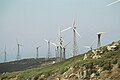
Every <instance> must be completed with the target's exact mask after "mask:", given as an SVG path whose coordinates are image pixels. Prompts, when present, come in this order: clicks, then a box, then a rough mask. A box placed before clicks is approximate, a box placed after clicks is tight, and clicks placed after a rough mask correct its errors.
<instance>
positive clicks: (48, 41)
mask: <svg viewBox="0 0 120 80" xmlns="http://www.w3.org/2000/svg"><path fill="white" fill-rule="evenodd" d="M45 41H46V42H47V45H48V56H47V58H48V60H49V58H50V55H51V52H50V40H46V39H45Z"/></svg>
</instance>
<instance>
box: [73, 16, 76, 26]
mask: <svg viewBox="0 0 120 80" xmlns="http://www.w3.org/2000/svg"><path fill="white" fill-rule="evenodd" d="M75 19H76V17H75V18H74V19H73V27H74V26H75Z"/></svg>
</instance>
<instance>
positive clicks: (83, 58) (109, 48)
mask: <svg viewBox="0 0 120 80" xmlns="http://www.w3.org/2000/svg"><path fill="white" fill-rule="evenodd" d="M0 80H120V41H117V42H113V43H111V44H109V45H106V46H103V47H100V48H98V49H95V50H92V51H88V52H87V53H85V54H81V55H78V56H75V57H73V58H70V59H67V60H65V61H63V62H60V63H55V64H53V65H48V66H42V67H37V68H31V69H26V70H23V71H17V72H10V73H8V72H7V73H1V75H0Z"/></svg>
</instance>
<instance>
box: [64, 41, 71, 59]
mask: <svg viewBox="0 0 120 80" xmlns="http://www.w3.org/2000/svg"><path fill="white" fill-rule="evenodd" d="M70 42H71V41H70ZM70 42H68V43H67V44H66V45H64V46H63V59H64V60H65V59H66V47H67V46H68V45H69V44H70Z"/></svg>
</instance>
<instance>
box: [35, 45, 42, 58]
mask: <svg viewBox="0 0 120 80" xmlns="http://www.w3.org/2000/svg"><path fill="white" fill-rule="evenodd" d="M40 47H41V46H37V47H36V50H37V54H36V59H38V58H39V48H40Z"/></svg>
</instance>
